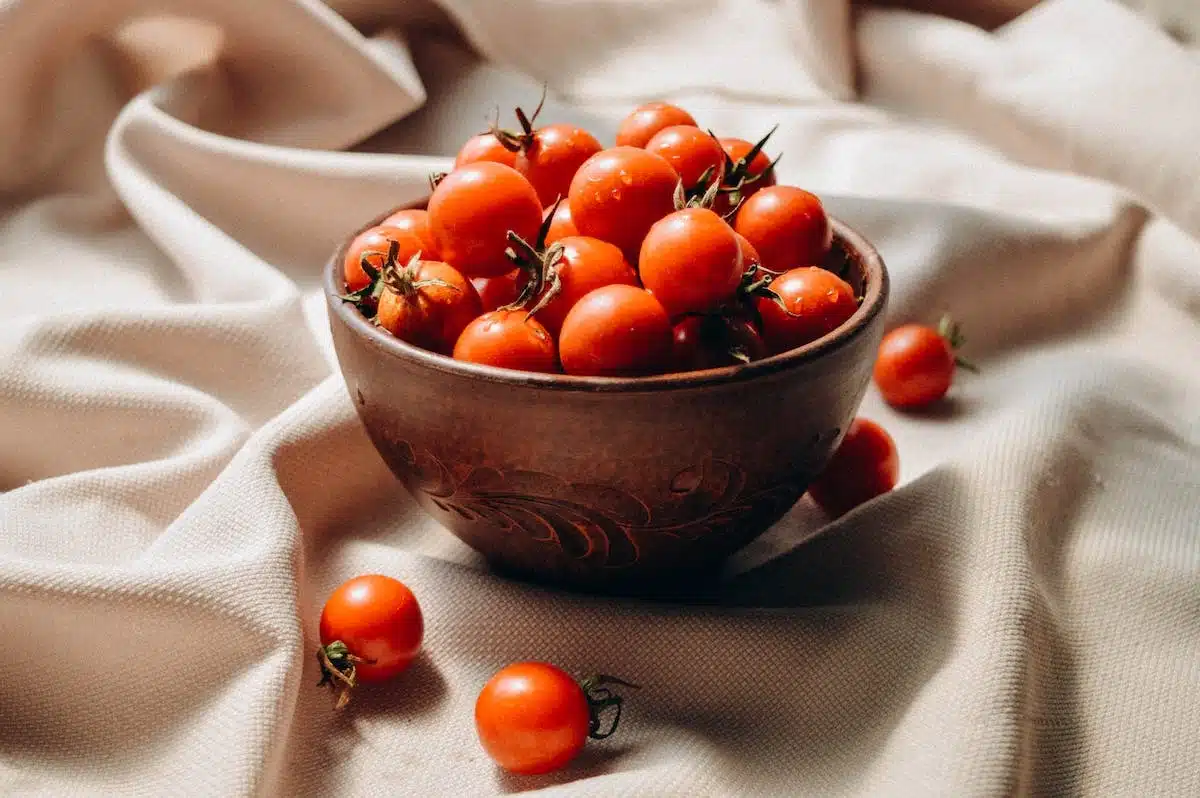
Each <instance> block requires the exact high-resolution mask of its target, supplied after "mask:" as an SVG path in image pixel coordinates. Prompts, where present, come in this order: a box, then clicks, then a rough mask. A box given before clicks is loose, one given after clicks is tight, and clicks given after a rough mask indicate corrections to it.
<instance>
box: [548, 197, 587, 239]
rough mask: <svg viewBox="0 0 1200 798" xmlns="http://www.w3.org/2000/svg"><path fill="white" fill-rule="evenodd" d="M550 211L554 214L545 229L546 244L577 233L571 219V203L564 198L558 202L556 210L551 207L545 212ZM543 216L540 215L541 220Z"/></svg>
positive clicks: (549, 212)
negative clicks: (547, 227)
mask: <svg viewBox="0 0 1200 798" xmlns="http://www.w3.org/2000/svg"><path fill="white" fill-rule="evenodd" d="M568 190H569V189H568ZM551 213H553V214H554V218H553V219H551V221H550V228H549V229H548V230H547V231H546V246H550V245H551V244H553V243H554V242H555V241H561V240H562V239H564V238H566V237H567V236H577V235H579V230H577V229H576V228H575V222H574V221H573V220H572V219H571V203H569V202H567V201H565V200H564V201H563V202H560V203H559V204H558V210H555V209H554V208H553V207H550V208H547V209H546V214H547V215H549V214H551ZM545 218H546V217H545V216H543V217H542V219H543V221H544V220H545Z"/></svg>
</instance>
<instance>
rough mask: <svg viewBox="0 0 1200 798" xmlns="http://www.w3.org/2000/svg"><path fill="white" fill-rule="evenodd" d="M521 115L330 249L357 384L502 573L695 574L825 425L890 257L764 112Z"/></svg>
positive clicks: (764, 506)
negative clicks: (764, 131) (750, 120)
mask: <svg viewBox="0 0 1200 798" xmlns="http://www.w3.org/2000/svg"><path fill="white" fill-rule="evenodd" d="M517 117H518V121H519V122H520V129H518V130H516V131H504V130H500V129H498V128H496V127H493V129H492V130H490V131H487V132H485V133H482V134H480V135H479V136H477V137H475V138H474V139H472V140H471V141H469V142H467V144H466V145H464V147H463V149H462V150H461V151H460V153H459V157H458V159H457V160H456V162H455V165H454V168H453V169H452V170H451V171H450V172H449V173H447V174H444V175H436V176H433V177H432V181H431V182H432V184H433V191H432V194H431V195H430V196H429V198H428V200H427V201H425V202H421V203H417V204H415V205H413V206H411V207H404V208H397V209H392V210H389V211H388V212H387V213H383V214H380V216H379V217H378V218H376V219H373V220H371V221H370V222H368V223H367V224H364V225H363V226H362V228H361V229H359V230H357V231H354V233H353V234H352V235H349V236H348V237H347V239H346V241H345V242H344V243H343V244H342V246H341V247H340V249H339V250H338V252H337V253H336V254H335V255H334V256H333V258H332V259H331V260H330V261H329V264H328V266H327V268H326V271H325V281H324V282H325V291H326V296H327V300H328V306H329V318H330V325H331V329H332V332H333V341H334V345H335V349H336V352H337V357H338V361H339V364H340V367H341V371H342V374H343V376H344V378H345V381H346V384H347V387H348V392H349V395H350V397H351V398H352V400H353V402H354V404H355V406H356V408H357V411H358V414H359V416H360V418H361V420H362V422H363V425H364V427H365V429H366V431H367V433H368V435H369V436H370V439H371V441H372V442H373V444H374V446H375V448H376V449H377V450H378V451H379V454H380V455H381V456H382V458H383V459H384V461H385V462H386V463H387V464H388V466H389V467H390V468H391V470H392V471H393V472H394V473H395V474H396V476H397V477H398V478H399V481H400V482H401V483H402V484H403V486H404V488H406V489H407V491H408V492H409V493H410V494H411V495H412V496H413V498H414V499H415V500H416V502H417V503H418V504H419V505H420V506H421V507H422V508H423V509H424V510H425V511H426V512H428V513H429V514H430V515H431V516H433V517H434V518H435V519H437V520H438V521H439V522H440V523H441V524H442V525H444V526H445V527H446V528H447V529H448V530H450V531H451V532H453V533H454V534H455V535H457V536H458V537H459V538H461V539H462V540H463V541H465V542H466V543H467V544H469V545H470V546H472V547H473V548H475V549H476V550H477V551H479V552H480V553H482V554H483V556H484V557H485V558H486V559H487V561H488V562H489V563H490V564H491V565H492V566H493V568H495V569H496V570H497V571H499V572H502V573H504V574H508V575H513V576H517V577H522V578H528V579H532V580H535V581H538V582H542V583H552V584H556V585H562V586H567V587H573V588H580V589H585V590H592V591H601V592H621V593H631V592H632V593H643V594H645V593H656V592H677V591H680V590H683V591H689V590H693V589H696V588H698V587H700V586H701V585H702V584H703V580H706V579H709V578H710V577H711V576H712V575H713V574H714V573H715V572H716V571H717V570H719V568H720V566H721V565H722V563H723V562H724V561H725V560H726V559H727V558H728V557H729V556H730V555H731V554H732V553H733V552H735V551H737V550H738V549H740V548H741V547H743V546H745V545H746V544H747V543H749V542H750V541H751V540H753V539H754V538H755V537H757V536H758V535H760V534H761V533H763V532H764V531H765V530H766V529H768V528H769V527H770V526H772V525H773V524H774V523H775V522H777V521H778V520H779V519H780V518H781V517H782V516H783V515H784V514H785V513H786V512H787V511H788V510H789V509H790V508H791V507H792V505H793V504H794V503H795V502H796V501H797V500H798V499H799V498H800V496H801V495H802V494H803V493H804V491H805V490H806V488H807V486H808V485H809V483H810V482H811V481H812V479H813V478H814V477H815V476H816V475H818V474H819V473H820V471H821V470H822V468H823V467H824V465H825V464H826V462H827V461H828V460H829V458H830V456H831V454H832V453H833V451H834V450H835V448H836V447H837V445H838V443H839V442H840V440H841V438H842V436H843V434H844V431H845V430H846V428H847V427H848V425H849V423H850V421H851V420H852V419H853V418H854V416H855V413H856V411H857V409H858V407H859V404H860V403H861V401H862V398H863V395H864V393H865V391H866V387H867V384H868V382H869V380H870V379H871V373H872V365H873V361H874V356H875V352H876V350H877V348H878V346H879V342H880V338H881V336H882V332H883V320H884V309H885V306H886V303H887V296H888V276H887V270H886V268H885V266H884V264H883V261H882V259H881V258H880V256H879V254H878V252H876V250H875V249H874V247H872V246H871V244H870V243H869V242H868V241H866V240H865V239H864V238H863V237H862V236H861V235H860V234H858V233H857V232H855V231H854V230H853V229H851V228H850V227H849V226H848V225H846V224H845V223H843V222H841V221H839V220H837V219H834V218H831V217H829V216H828V215H827V214H826V212H825V210H824V207H823V205H822V204H821V202H820V200H819V198H818V197H816V196H815V195H814V194H812V193H810V192H808V191H805V190H803V189H801V188H799V187H796V186H788V185H781V184H778V183H777V181H776V179H775V175H774V169H773V167H774V162H772V161H770V160H769V159H768V158H767V157H766V155H765V154H764V149H765V145H766V144H767V140H768V138H769V135H770V134H768V135H767V136H766V137H764V138H763V139H762V140H760V141H759V142H757V143H754V144H751V143H749V142H745V141H742V140H740V139H718V138H717V137H716V136H715V135H713V134H712V133H710V132H707V131H705V130H702V129H701V128H699V127H698V126H697V125H695V123H694V122H691V123H688V122H687V120H688V119H691V117H690V115H687V113H686V112H685V111H683V110H682V109H678V108H675V107H674V106H668V105H666V104H661V103H657V104H650V105H647V106H643V107H642V108H639V109H637V110H636V111H635V112H634V113H633V114H631V116H630V119H629V120H627V122H626V124H625V125H623V126H622V129H621V131H622V132H621V133H620V134H618V139H617V142H616V146H611V147H605V146H603V145H601V144H600V142H599V141H598V140H597V139H596V138H595V137H594V136H592V135H591V134H590V133H588V132H587V131H584V130H580V129H575V128H572V127H571V126H569V125H547V126H543V127H538V126H537V124H536V118H537V114H536V113H535V114H533V115H531V116H526V115H525V114H524V113H522V112H521V111H520V110H519V109H518V113H517ZM656 126H657V127H656Z"/></svg>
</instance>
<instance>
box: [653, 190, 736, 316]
mask: <svg viewBox="0 0 1200 798" xmlns="http://www.w3.org/2000/svg"><path fill="white" fill-rule="evenodd" d="M744 271H745V267H744V266H743V264H742V248H741V246H740V245H739V244H738V240H737V234H736V233H734V232H733V228H731V227H730V226H729V225H728V224H726V223H725V220H724V219H722V218H721V217H720V216H718V215H717V214H715V213H713V212H712V211H710V210H708V209H707V208H684V209H683V210H680V211H675V212H674V213H672V214H670V215H669V216H666V217H664V218H662V219H660V220H658V221H657V222H655V223H654V226H653V227H651V228H650V231H649V232H648V233H646V238H645V240H644V241H642V250H641V254H640V255H639V257H638V273H639V274H640V275H641V278H642V285H644V286H645V287H646V290H647V291H649V292H650V293H652V294H654V296H655V297H656V298H657V299H658V301H659V302H661V303H662V306H663V307H664V308H666V309H667V313H668V314H669V315H670V316H671V317H672V318H673V317H675V316H679V315H682V314H684V313H704V312H706V311H709V310H713V309H715V308H716V307H718V306H719V305H721V304H723V303H724V302H727V301H728V300H730V299H732V298H733V296H734V294H735V293H736V291H737V288H738V284H739V283H740V282H741V279H742V273H743V272H744Z"/></svg>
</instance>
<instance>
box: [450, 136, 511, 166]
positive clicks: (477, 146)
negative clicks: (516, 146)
mask: <svg viewBox="0 0 1200 798" xmlns="http://www.w3.org/2000/svg"><path fill="white" fill-rule="evenodd" d="M481 161H488V162H491V163H502V164H504V165H505V166H512V165H513V164H514V163H516V161H517V154H516V153H515V152H513V151H512V150H510V149H508V148H507V147H505V146H504V145H503V144H501V143H500V139H498V138H496V137H495V136H494V135H493V134H491V133H480V134H479V135H477V136H471V138H469V139H467V141H466V143H465V144H463V146H462V149H461V150H459V151H458V157H457V158H455V159H454V168H455V169H460V168H462V167H464V166H466V165H467V164H469V163H479V162H481Z"/></svg>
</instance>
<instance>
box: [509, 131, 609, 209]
mask: <svg viewBox="0 0 1200 798" xmlns="http://www.w3.org/2000/svg"><path fill="white" fill-rule="evenodd" d="M602 149H603V147H602V146H601V144H600V142H599V141H597V140H596V137H595V136H593V135H592V134H591V133H589V132H587V131H586V130H584V129H583V128H581V127H576V126H575V125H546V126H545V127H542V128H538V129H537V130H535V131H534V132H533V135H532V136H531V137H530V140H529V141H528V142H527V143H526V144H524V145H523V146H522V148H521V151H520V152H519V153H518V154H517V159H516V162H515V163H514V164H513V166H514V168H515V169H516V170H517V171H518V172H520V173H521V174H523V175H525V179H527V180H528V181H529V182H530V184H531V185H532V186H533V188H534V190H535V191H537V195H538V199H539V200H541V203H542V205H544V206H548V205H553V204H554V202H555V201H556V200H557V199H558V198H559V197H562V198H564V199H565V198H566V196H567V192H568V191H569V190H570V188H571V178H573V177H575V173H576V172H577V171H579V167H580V166H582V165H583V162H584V161H586V160H587V159H588V158H591V157H592V156H593V155H595V154H596V153H598V152H600V150H602Z"/></svg>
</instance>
